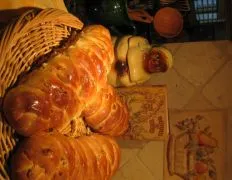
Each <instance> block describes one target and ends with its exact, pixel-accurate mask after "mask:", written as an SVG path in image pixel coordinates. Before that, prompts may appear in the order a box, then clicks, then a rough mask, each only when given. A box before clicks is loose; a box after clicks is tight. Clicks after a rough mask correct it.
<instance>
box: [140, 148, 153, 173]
mask: <svg viewBox="0 0 232 180" xmlns="http://www.w3.org/2000/svg"><path fill="white" fill-rule="evenodd" d="M138 153H139V152H138ZM138 153H137V154H136V158H137V160H138V161H139V162H140V163H141V164H142V165H143V166H144V167H145V168H146V169H147V171H148V172H149V173H150V175H151V176H152V177H154V176H155V175H154V174H153V173H152V172H151V170H150V168H148V166H147V165H146V164H144V162H143V161H142V160H141V158H140V157H139V156H138Z"/></svg>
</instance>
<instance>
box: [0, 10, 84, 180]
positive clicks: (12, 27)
mask: <svg viewBox="0 0 232 180" xmlns="http://www.w3.org/2000/svg"><path fill="white" fill-rule="evenodd" d="M82 27H83V24H82V22H81V21H80V20H79V19H78V18H76V17H75V16H73V15H71V14H69V13H67V12H65V11H62V10H58V9H44V10H35V9H33V10H29V11H27V12H25V13H24V14H23V15H22V16H20V17H19V18H18V19H15V20H12V22H10V23H9V25H8V26H7V27H6V28H5V29H4V31H3V33H2V34H1V39H0V100H2V99H3V97H4V94H5V92H6V91H7V89H8V88H10V87H12V86H13V85H14V84H15V83H16V81H17V79H18V77H19V76H20V75H21V74H22V73H25V72H27V71H29V70H30V68H31V66H32V64H33V63H34V62H35V61H36V60H38V59H39V58H40V57H42V56H44V55H46V54H48V53H50V52H51V51H52V49H53V48H54V47H58V46H59V45H60V43H61V42H62V41H63V40H66V39H68V38H69V37H70V35H71V30H73V29H74V30H80V29H82ZM0 105H1V103H0ZM0 110H1V114H0V180H3V179H4V180H6V179H9V174H8V173H9V172H8V167H7V160H8V158H9V155H10V152H11V151H12V150H13V149H14V147H15V145H16V144H17V135H16V134H15V131H14V129H12V128H11V127H10V126H9V125H8V124H7V122H6V121H5V120H4V117H3V114H2V106H1V107H0Z"/></svg>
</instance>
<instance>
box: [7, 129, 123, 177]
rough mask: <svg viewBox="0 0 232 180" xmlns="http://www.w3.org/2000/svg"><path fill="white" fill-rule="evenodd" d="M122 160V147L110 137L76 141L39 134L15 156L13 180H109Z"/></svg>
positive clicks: (56, 135)
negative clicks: (120, 148) (120, 159)
mask: <svg viewBox="0 0 232 180" xmlns="http://www.w3.org/2000/svg"><path fill="white" fill-rule="evenodd" d="M119 158H120V150H119V147H118V145H117V143H116V142H115V141H114V140H113V139H111V138H110V137H108V136H102V135H91V136H83V137H80V138H78V139H73V138H70V137H65V136H63V135H61V134H58V133H41V134H35V135H33V136H31V137H30V138H28V139H26V140H25V141H24V142H22V143H21V144H20V146H19V148H18V149H17V151H16V153H15V154H14V155H13V158H12V168H11V172H12V179H17V180H22V179H23V180H24V179H25V180H30V179H33V180H35V179H36V180H37V179H47V180H50V179H66V180H72V179H73V180H76V179H77V177H78V180H108V179H110V178H111V177H112V175H113V174H114V173H115V171H116V169H117V168H118V166H119Z"/></svg>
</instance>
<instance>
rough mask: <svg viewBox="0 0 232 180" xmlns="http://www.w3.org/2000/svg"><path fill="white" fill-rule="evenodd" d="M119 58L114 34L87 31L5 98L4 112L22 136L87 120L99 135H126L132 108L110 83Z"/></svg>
mask: <svg viewBox="0 0 232 180" xmlns="http://www.w3.org/2000/svg"><path fill="white" fill-rule="evenodd" d="M113 59H114V52H113V46H112V43H111V37H110V33H109V31H108V30H107V29H106V28H104V27H103V26H101V25H91V26H87V27H85V28H84V29H83V30H82V31H81V32H80V33H79V34H78V37H77V40H76V42H75V43H74V44H73V45H71V46H70V47H68V48H67V49H65V50H64V51H63V52H62V53H58V55H56V56H54V57H51V58H50V59H49V60H48V61H47V62H46V63H44V64H43V65H42V66H41V67H40V68H38V69H35V70H33V71H32V72H30V73H29V74H27V75H25V76H24V77H23V78H22V79H21V80H20V81H19V82H18V84H17V85H16V86H15V87H14V88H12V89H10V90H9V91H8V92H7V93H6V96H5V98H4V102H3V110H4V114H5V117H6V119H7V121H8V122H9V124H10V125H11V126H12V127H13V128H14V129H15V130H16V132H17V133H19V134H21V135H23V136H30V135H32V134H34V133H36V132H39V131H44V130H49V129H56V130H58V131H61V129H64V128H65V127H66V126H68V125H69V124H70V122H71V121H72V120H73V119H77V118H78V117H83V119H85V120H86V123H87V125H89V126H90V127H91V128H92V129H93V130H95V131H96V132H101V133H103V134H109V135H112V136H114V135H115V136H116V135H121V134H122V133H124V132H125V131H126V129H127V127H128V110H127V107H126V105H125V104H123V103H122V102H121V99H119V97H118V96H117V94H116V93H115V91H114V90H113V89H112V88H111V87H110V86H109V85H108V84H107V74H108V73H109V71H110V67H111V64H112V62H113Z"/></svg>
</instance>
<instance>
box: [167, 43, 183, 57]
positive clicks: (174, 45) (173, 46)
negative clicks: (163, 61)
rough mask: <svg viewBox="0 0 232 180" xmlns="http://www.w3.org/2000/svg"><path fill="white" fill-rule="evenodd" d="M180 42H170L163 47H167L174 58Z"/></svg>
mask: <svg viewBox="0 0 232 180" xmlns="http://www.w3.org/2000/svg"><path fill="white" fill-rule="evenodd" d="M181 45H182V43H170V44H164V47H165V48H167V49H168V50H169V51H170V52H171V53H172V55H173V56H174V58H175V54H176V51H177V50H178V49H179V48H180V47H181Z"/></svg>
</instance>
